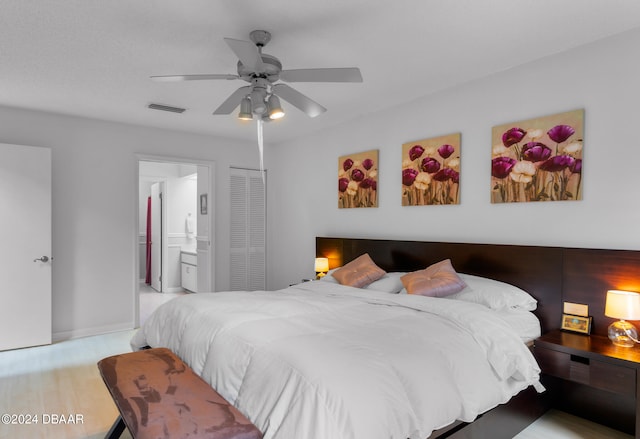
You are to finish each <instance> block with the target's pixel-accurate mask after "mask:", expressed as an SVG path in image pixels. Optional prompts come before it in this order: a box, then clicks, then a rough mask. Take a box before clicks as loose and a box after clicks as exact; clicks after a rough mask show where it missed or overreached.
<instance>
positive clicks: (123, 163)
mask: <svg viewBox="0 0 640 439" xmlns="http://www.w3.org/2000/svg"><path fill="white" fill-rule="evenodd" d="M168 116H174V115H168ZM0 120H1V121H2V129H1V130H0V142H2V143H9V144H19V145H20V144H22V145H33V146H48V147H51V149H52V167H53V169H52V174H53V188H52V190H53V194H52V199H53V220H52V221H53V225H52V227H53V256H54V257H55V261H54V264H53V333H54V339H61V338H67V337H73V336H82V335H89V334H97V333H101V332H106V331H111V330H118V329H125V328H132V327H133V322H134V288H135V284H136V282H137V281H138V273H137V272H136V271H135V268H136V259H135V254H136V246H137V239H138V222H137V212H138V205H137V204H136V200H137V196H138V180H137V156H136V154H143V155H153V156H166V157H185V158H189V159H194V160H211V161H215V167H216V170H215V171H216V172H215V178H216V180H215V181H214V187H215V190H216V192H215V197H212V198H210V202H213V201H214V200H215V203H216V204H215V211H216V215H217V218H216V222H215V227H216V230H215V242H216V243H217V247H216V249H215V251H216V257H215V258H214V259H215V261H216V264H217V265H216V267H215V269H216V289H219V290H224V289H228V285H229V275H228V273H229V264H228V257H226V256H227V254H228V248H229V241H228V230H229V218H228V215H225V212H228V205H229V196H228V193H229V176H228V169H229V166H231V165H234V166H252V167H257V166H258V164H257V155H256V154H255V147H254V145H253V144H251V145H247V144H246V143H243V142H238V141H230V140H225V139H216V138H213V137H209V136H202V135H195V134H186V133H181V132H174V131H167V130H159V129H150V128H149V129H148V128H142V127H136V126H133V125H126V124H118V123H109V122H101V121H95V120H91V119H84V118H78V117H68V116H63V115H54V114H50V113H44V112H36V111H29V110H21V109H15V108H7V107H0ZM247 146H250V147H247Z"/></svg>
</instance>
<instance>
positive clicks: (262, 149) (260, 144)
mask: <svg viewBox="0 0 640 439" xmlns="http://www.w3.org/2000/svg"><path fill="white" fill-rule="evenodd" d="M262 124H263V122H262V119H258V151H259V152H260V175H262V185H263V186H264V184H265V181H264V143H263V142H264V140H263V138H262Z"/></svg>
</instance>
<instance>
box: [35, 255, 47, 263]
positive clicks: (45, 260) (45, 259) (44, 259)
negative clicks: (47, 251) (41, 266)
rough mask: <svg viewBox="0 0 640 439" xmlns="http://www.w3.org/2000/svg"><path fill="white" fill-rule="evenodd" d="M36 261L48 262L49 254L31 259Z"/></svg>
mask: <svg viewBox="0 0 640 439" xmlns="http://www.w3.org/2000/svg"><path fill="white" fill-rule="evenodd" d="M38 261H40V262H49V256H43V257H41V258H38V259H34V260H33V262H38Z"/></svg>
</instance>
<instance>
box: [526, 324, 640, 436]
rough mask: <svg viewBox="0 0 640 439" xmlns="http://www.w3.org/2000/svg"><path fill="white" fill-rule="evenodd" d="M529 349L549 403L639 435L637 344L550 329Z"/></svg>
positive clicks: (639, 357)
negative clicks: (550, 401)
mask: <svg viewBox="0 0 640 439" xmlns="http://www.w3.org/2000/svg"><path fill="white" fill-rule="evenodd" d="M533 352H534V355H535V357H536V360H537V361H538V364H539V365H540V368H541V369H542V373H543V376H542V382H543V384H544V385H545V387H547V390H548V391H549V392H550V395H551V399H552V405H553V406H554V407H556V408H558V409H560V410H563V411H566V412H568V413H572V414H574V415H577V416H580V417H583V418H586V419H589V420H592V421H595V422H598V423H600V424H603V425H607V426H609V427H612V428H615V429H618V430H621V431H624V432H625V433H628V434H632V435H633V434H635V437H636V439H640V422H639V421H640V407H639V404H638V396H639V395H640V391H639V384H640V347H638V346H634V347H632V348H623V347H618V346H614V345H613V344H612V343H611V341H610V340H609V339H608V338H607V337H602V336H598V335H582V334H573V333H570V332H564V331H560V330H555V331H551V332H549V333H547V334H544V335H543V336H542V337H540V338H538V339H537V340H536V341H535V342H534V350H533Z"/></svg>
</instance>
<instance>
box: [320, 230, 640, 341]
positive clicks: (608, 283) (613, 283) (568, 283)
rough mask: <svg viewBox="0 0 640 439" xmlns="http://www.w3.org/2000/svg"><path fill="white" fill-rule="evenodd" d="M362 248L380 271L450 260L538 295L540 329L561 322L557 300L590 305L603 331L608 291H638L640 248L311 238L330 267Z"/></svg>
mask: <svg viewBox="0 0 640 439" xmlns="http://www.w3.org/2000/svg"><path fill="white" fill-rule="evenodd" d="M363 253H368V254H369V256H371V258H372V259H373V260H374V261H375V263H376V264H377V265H379V266H380V267H381V268H382V269H384V270H385V271H415V270H420V269H423V268H425V267H427V266H429V265H431V264H433V263H436V262H439V261H441V260H443V259H451V262H452V264H453V266H454V268H455V269H456V271H458V272H461V273H468V274H474V275H478V276H485V277H489V278H492V279H496V280H500V281H503V282H507V283H510V284H513V285H516V286H518V287H520V288H522V289H523V290H525V291H527V292H529V293H530V294H531V295H532V296H533V297H535V298H536V299H537V300H538V309H537V310H536V312H535V313H536V315H537V316H538V318H539V319H540V322H541V325H542V331H543V333H544V332H547V331H550V330H552V329H556V328H559V327H560V322H561V318H562V303H563V302H564V301H567V302H575V303H581V304H586V305H589V314H590V315H592V316H593V327H592V333H594V334H599V335H606V334H607V327H608V326H609V325H610V324H611V322H612V321H613V320H612V319H610V318H609V317H605V315H604V301H605V296H606V292H607V290H610V289H620V290H630V291H640V251H631V250H602V249H579V248H565V247H541V246H523V245H503V244H466V243H450V242H423V241H393V240H384V239H352V238H325V237H317V238H316V256H322V257H327V258H329V266H330V268H334V267H338V266H340V265H343V264H345V263H347V262H349V261H351V260H353V259H355V258H357V257H358V256H360V255H361V254H363Z"/></svg>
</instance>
